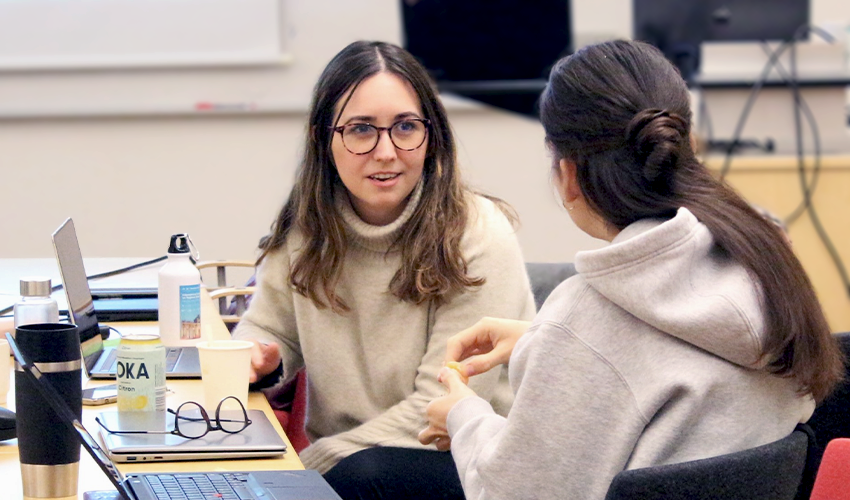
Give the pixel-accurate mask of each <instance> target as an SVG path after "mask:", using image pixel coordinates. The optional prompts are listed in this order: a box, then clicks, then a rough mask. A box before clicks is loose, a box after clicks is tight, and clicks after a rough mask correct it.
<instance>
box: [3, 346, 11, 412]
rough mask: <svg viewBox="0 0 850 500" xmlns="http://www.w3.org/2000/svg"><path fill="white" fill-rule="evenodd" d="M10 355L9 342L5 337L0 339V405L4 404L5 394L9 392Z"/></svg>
mask: <svg viewBox="0 0 850 500" xmlns="http://www.w3.org/2000/svg"><path fill="white" fill-rule="evenodd" d="M10 355H11V354H10V351H9V342H7V341H6V339H0V405H5V404H6V395H7V394H8V393H9V380H10V378H11V375H10V374H11V373H12V361H11V358H10V357H9V356H10Z"/></svg>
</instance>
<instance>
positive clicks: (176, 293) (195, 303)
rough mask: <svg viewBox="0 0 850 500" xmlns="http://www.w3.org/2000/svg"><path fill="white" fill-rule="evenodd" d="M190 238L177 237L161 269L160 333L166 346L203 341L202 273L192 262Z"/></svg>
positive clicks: (174, 237)
mask: <svg viewBox="0 0 850 500" xmlns="http://www.w3.org/2000/svg"><path fill="white" fill-rule="evenodd" d="M189 242H190V240H189V235H188V234H175V235H174V236H172V237H171V244H170V245H169V246H168V261H167V262H166V263H165V265H164V266H162V269H160V270H159V290H158V293H159V333H160V338H161V339H162V343H163V345H165V346H187V345H195V344H197V343H198V342H199V341H200V340H201V273H200V272H199V271H198V268H196V267H195V265H194V264H193V263H192V261H191V259H190V257H191V251H190V249H189Z"/></svg>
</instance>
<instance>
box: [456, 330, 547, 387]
mask: <svg viewBox="0 0 850 500" xmlns="http://www.w3.org/2000/svg"><path fill="white" fill-rule="evenodd" d="M530 325H531V322H530V321H519V320H514V319H499V318H482V319H481V320H479V321H478V322H477V323H475V324H474V325H472V326H471V327H469V328H467V329H466V330H463V331H462V332H460V333H457V334H455V335H453V336H451V337H449V340H448V345H447V347H446V363H447V364H448V363H453V362H457V361H464V362H463V363H461V364H460V367H459V371H461V373H464V374H466V376H467V377H471V376H472V375H477V374H479V373H484V372H486V371H487V370H490V369H491V368H493V367H495V366H498V365H502V364H505V363H507V362H508V360H509V359H510V358H511V353H512V352H513V350H514V346H515V345H516V343H517V341H518V340H519V338H520V337H522V336H523V334H524V333H525V331H526V330H528V327H529V326H530Z"/></svg>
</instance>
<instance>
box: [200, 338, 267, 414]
mask: <svg viewBox="0 0 850 500" xmlns="http://www.w3.org/2000/svg"><path fill="white" fill-rule="evenodd" d="M253 345H254V344H253V343H252V342H248V341H246V340H212V341H209V342H206V341H202V342H198V344H197V347H198V354H199V355H200V358H201V382H202V384H203V386H204V409H205V410H207V413H209V415H210V417H211V418H214V417H215V410H216V408H217V407H218V404H219V403H220V402H221V400H223V399H224V398H226V397H228V396H236V398H237V399H239V401H241V402H242V405H243V406H245V408H248V378H249V376H250V373H251V347H253ZM233 409H234V407H233V406H231V405H227V404H225V405H224V406H222V410H233Z"/></svg>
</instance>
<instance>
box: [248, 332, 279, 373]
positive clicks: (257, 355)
mask: <svg viewBox="0 0 850 500" xmlns="http://www.w3.org/2000/svg"><path fill="white" fill-rule="evenodd" d="M248 340H249V341H250V342H252V343H253V344H254V346H253V347H252V348H251V374H250V376H249V377H248V382H249V383H251V384H253V383H254V382H256V381H258V380H260V379H261V378H263V377H265V376H266V375H268V374H269V373H271V372H273V371H275V369H277V367H278V365H280V351H278V349H277V345H275V344H263V343H261V342H259V341H256V340H254V339H248Z"/></svg>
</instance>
